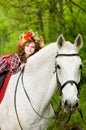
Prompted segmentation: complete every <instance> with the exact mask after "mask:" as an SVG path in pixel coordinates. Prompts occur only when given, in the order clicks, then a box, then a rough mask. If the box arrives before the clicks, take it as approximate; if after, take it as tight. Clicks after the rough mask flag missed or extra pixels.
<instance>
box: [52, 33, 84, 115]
mask: <svg viewBox="0 0 86 130" xmlns="http://www.w3.org/2000/svg"><path fill="white" fill-rule="evenodd" d="M82 44H83V41H82V37H81V35H80V34H79V35H78V36H77V38H76V39H75V42H74V44H71V43H70V42H69V41H65V39H64V37H63V35H60V36H59V38H58V39H57V46H58V53H57V56H56V66H55V67H56V79H57V82H58V87H59V89H60V92H61V98H62V104H63V106H64V108H65V111H66V112H68V113H73V112H74V111H75V110H76V108H77V107H78V105H79V99H78V94H79V89H80V81H81V71H82V62H81V59H80V57H79V55H78V51H79V49H80V48H81V47H82Z"/></svg>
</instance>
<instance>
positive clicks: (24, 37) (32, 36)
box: [18, 31, 44, 49]
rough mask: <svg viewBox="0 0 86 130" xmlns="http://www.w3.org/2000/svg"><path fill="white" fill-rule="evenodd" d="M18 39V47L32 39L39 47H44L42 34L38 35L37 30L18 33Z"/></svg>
mask: <svg viewBox="0 0 86 130" xmlns="http://www.w3.org/2000/svg"><path fill="white" fill-rule="evenodd" d="M19 38H20V40H19V41H18V49H20V48H21V46H23V44H24V43H25V42H27V41H29V40H33V41H34V42H35V43H36V44H39V45H40V47H41V48H42V47H44V39H43V37H42V36H40V35H38V33H37V32H32V31H29V32H27V33H25V34H22V35H20V37H19Z"/></svg>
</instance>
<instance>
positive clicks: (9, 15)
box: [0, 0, 86, 130]
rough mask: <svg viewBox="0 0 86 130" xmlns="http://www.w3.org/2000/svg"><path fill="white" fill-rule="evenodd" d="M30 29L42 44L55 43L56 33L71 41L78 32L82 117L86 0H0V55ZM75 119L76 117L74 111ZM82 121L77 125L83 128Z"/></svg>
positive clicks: (85, 105) (84, 104)
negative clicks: (39, 38)
mask: <svg viewBox="0 0 86 130" xmlns="http://www.w3.org/2000/svg"><path fill="white" fill-rule="evenodd" d="M30 29H32V30H33V31H37V32H38V33H39V34H40V35H42V36H43V37H44V40H45V44H46V45H47V44H49V43H51V42H55V41H56V40H57V38H58V36H59V35H60V34H63V35H64V37H65V39H66V40H69V41H71V42H72V43H73V42H74V40H75V38H76V36H77V35H78V34H81V35H82V37H83V43H84V44H83V48H82V49H81V50H80V53H79V54H80V56H81V58H82V62H83V75H82V79H83V85H82V86H83V87H82V91H81V94H80V99H81V107H82V109H83V112H84V115H85V117H86V111H85V108H86V96H85V95H86V0H5V1H3V0H0V55H3V54H8V53H13V52H15V50H16V48H17V41H18V40H19V36H20V34H22V33H25V32H27V31H28V30H30ZM76 118H80V117H78V115H77V114H76V115H75V120H77V119H76ZM73 119H74V118H73ZM85 119H86V118H85ZM80 121H81V119H80ZM76 122H78V120H77V121H76ZM81 122H82V121H81ZM82 124H83V123H81V125H80V123H79V125H80V127H81V128H83V130H86V127H85V126H84V125H82ZM60 129H62V130H64V128H60ZM65 129H66V128H65ZM55 130H56V128H55ZM58 130H59V129H58Z"/></svg>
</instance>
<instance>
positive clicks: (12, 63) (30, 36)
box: [0, 32, 44, 88]
mask: <svg viewBox="0 0 86 130" xmlns="http://www.w3.org/2000/svg"><path fill="white" fill-rule="evenodd" d="M42 47H44V40H43V38H42V37H41V36H39V35H38V34H37V33H34V32H27V33H26V34H23V35H21V36H20V40H19V42H18V49H17V52H16V53H14V54H12V55H10V57H9V58H8V57H4V58H3V59H2V60H1V61H0V86H2V84H3V80H2V79H5V77H6V74H7V72H10V74H15V73H17V72H19V71H20V70H21V69H22V68H23V67H24V66H25V63H26V61H27V58H28V57H30V56H31V55H33V54H35V53H36V52H37V51H39V50H40V49H41V48H42ZM2 77H3V78H2ZM0 88H1V87H0Z"/></svg>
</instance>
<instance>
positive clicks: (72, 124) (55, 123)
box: [47, 84, 86, 130]
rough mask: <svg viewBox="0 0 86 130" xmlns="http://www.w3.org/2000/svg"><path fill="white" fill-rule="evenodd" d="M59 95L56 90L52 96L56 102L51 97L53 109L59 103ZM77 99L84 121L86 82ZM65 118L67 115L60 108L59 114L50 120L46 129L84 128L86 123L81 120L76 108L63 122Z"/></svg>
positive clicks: (73, 129) (79, 129)
mask: <svg viewBox="0 0 86 130" xmlns="http://www.w3.org/2000/svg"><path fill="white" fill-rule="evenodd" d="M59 97H60V96H59V93H58V92H56V93H55V95H54V98H55V100H57V101H58V102H55V101H54V100H53V99H52V102H53V104H54V105H53V106H54V109H55V110H56V108H57V107H58V105H59V101H60V98H59ZM79 100H80V108H81V110H82V113H83V120H84V121H85V122H86V84H83V85H82V89H81V91H80V95H79ZM67 119H68V115H67V114H66V113H64V111H63V110H62V111H61V112H60V114H59V119H57V120H55V119H53V120H52V121H51V122H50V125H49V127H48V129H47V130H86V124H85V123H84V122H83V120H82V118H81V115H80V113H79V112H78V110H76V112H75V113H74V114H73V115H72V116H71V118H70V120H69V122H68V123H67V124H65V122H66V121H67Z"/></svg>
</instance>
